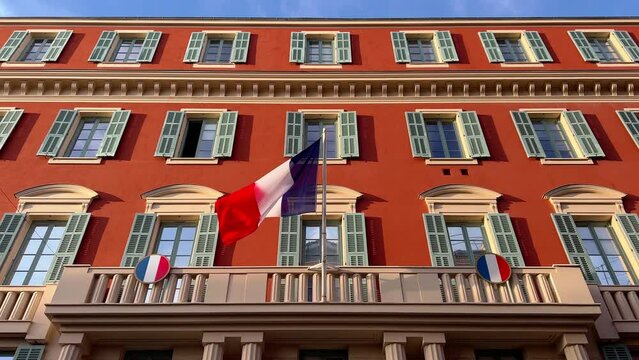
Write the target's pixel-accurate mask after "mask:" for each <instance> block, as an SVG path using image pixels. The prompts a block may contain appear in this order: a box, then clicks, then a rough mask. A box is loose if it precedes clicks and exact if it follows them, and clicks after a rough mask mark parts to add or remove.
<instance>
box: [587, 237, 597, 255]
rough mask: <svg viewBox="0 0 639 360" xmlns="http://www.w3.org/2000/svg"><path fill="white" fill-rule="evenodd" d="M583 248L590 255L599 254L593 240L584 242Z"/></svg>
mask: <svg viewBox="0 0 639 360" xmlns="http://www.w3.org/2000/svg"><path fill="white" fill-rule="evenodd" d="M583 243H584V247H585V248H586V252H587V253H588V254H590V255H597V254H599V247H598V246H597V243H596V242H595V241H594V240H584V241H583Z"/></svg>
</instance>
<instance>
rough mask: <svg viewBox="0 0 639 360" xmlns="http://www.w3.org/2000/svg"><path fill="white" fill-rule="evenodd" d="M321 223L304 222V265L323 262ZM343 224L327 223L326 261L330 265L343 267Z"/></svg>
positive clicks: (314, 221)
mask: <svg viewBox="0 0 639 360" xmlns="http://www.w3.org/2000/svg"><path fill="white" fill-rule="evenodd" d="M321 225H322V222H321V221H316V220H303V221H302V227H303V230H302V231H303V234H304V239H303V240H302V241H303V243H304V249H303V250H302V265H315V264H319V263H320V260H321V245H320V236H321ZM341 232H342V231H341V223H340V222H339V221H335V220H333V221H327V223H326V260H327V261H328V264H329V265H335V266H337V265H341V256H340V254H341V241H340V238H341Z"/></svg>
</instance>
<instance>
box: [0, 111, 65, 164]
mask: <svg viewBox="0 0 639 360" xmlns="http://www.w3.org/2000/svg"><path fill="white" fill-rule="evenodd" d="M39 118H40V114H36V113H27V112H25V113H23V114H22V116H21V117H20V120H19V121H18V123H17V124H16V127H15V128H14V129H13V132H12V133H11V136H9V138H8V139H7V142H6V143H5V144H4V147H3V148H2V152H0V160H16V159H17V158H18V154H20V152H21V151H22V148H23V147H24V144H26V143H27V138H28V137H29V134H30V133H31V131H32V130H33V127H34V126H35V124H36V121H38V119H39ZM45 120H46V119H43V120H41V121H45ZM51 122H53V119H51ZM47 125H48V126H51V125H50V123H49V124H47ZM47 130H48V128H47ZM42 140H44V138H42V139H40V140H39V139H35V141H33V143H37V144H38V148H39V147H40V144H41V141H42ZM35 151H36V152H37V151H38V150H37V149H36V150H35ZM32 155H33V156H35V153H34V154H32Z"/></svg>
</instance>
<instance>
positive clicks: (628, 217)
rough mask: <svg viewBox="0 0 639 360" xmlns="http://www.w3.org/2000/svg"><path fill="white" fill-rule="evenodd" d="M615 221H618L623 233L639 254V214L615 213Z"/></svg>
mask: <svg viewBox="0 0 639 360" xmlns="http://www.w3.org/2000/svg"><path fill="white" fill-rule="evenodd" d="M614 221H615V222H617V224H618V225H619V228H620V229H621V231H622V232H623V235H624V236H625V237H626V239H628V242H629V243H630V245H632V248H633V249H634V250H635V254H636V255H637V256H639V216H637V214H615V217H614Z"/></svg>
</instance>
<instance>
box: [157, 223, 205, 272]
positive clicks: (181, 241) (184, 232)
mask: <svg viewBox="0 0 639 360" xmlns="http://www.w3.org/2000/svg"><path fill="white" fill-rule="evenodd" d="M196 232H197V223H169V224H162V225H161V226H160V236H159V239H158V242H157V246H156V253H157V254H159V255H164V256H166V257H167V258H168V259H169V261H170V263H171V266H173V267H186V266H189V265H190V263H191V253H192V252H193V243H194V242H195V233H196Z"/></svg>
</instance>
